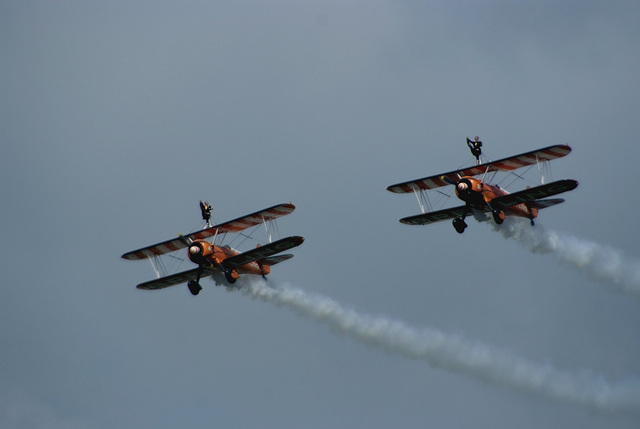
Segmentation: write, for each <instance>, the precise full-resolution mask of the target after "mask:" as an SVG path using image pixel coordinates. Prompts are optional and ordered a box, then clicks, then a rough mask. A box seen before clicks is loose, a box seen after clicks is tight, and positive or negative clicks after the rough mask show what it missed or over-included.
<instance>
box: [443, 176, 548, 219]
mask: <svg viewBox="0 0 640 429" xmlns="http://www.w3.org/2000/svg"><path fill="white" fill-rule="evenodd" d="M455 189H456V195H457V196H458V198H460V199H461V200H462V201H464V202H465V203H467V205H468V206H470V207H473V208H477V209H485V208H486V207H489V208H491V201H492V200H493V199H495V198H498V197H502V196H504V195H508V194H509V192H507V191H505V190H504V189H502V188H500V187H499V186H496V185H490V184H488V183H486V182H484V181H483V180H480V179H476V178H475V177H473V176H464V177H462V178H461V179H460V180H459V181H458V183H457V184H456V186H455ZM492 211H493V210H492ZM506 214H508V215H512V216H520V217H526V218H528V219H534V218H536V217H537V216H538V209H536V208H534V207H528V206H527V205H526V204H524V203H520V204H516V205H514V206H511V207H508V208H506V209H504V210H499V211H498V215H499V216H500V217H501V218H502V219H504V216H505V215H506Z"/></svg>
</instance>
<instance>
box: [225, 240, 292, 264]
mask: <svg viewBox="0 0 640 429" xmlns="http://www.w3.org/2000/svg"><path fill="white" fill-rule="evenodd" d="M303 241H304V238H302V237H300V236H296V235H294V236H291V237H286V238H283V239H280V240H278V241H274V242H273V243H269V244H265V245H264V246H260V247H256V248H255V249H251V250H248V251H246V252H244V253H240V254H239V255H236V256H232V257H230V258H227V259H225V260H224V261H223V262H222V265H224V267H225V268H226V269H229V270H233V269H234V268H236V267H239V266H241V265H246V264H248V263H251V262H255V261H259V260H261V259H266V258H268V257H269V256H272V255H275V254H276V253H280V252H284V251H285V250H289V249H291V248H292V247H296V246H299V245H301V244H302V242H303ZM278 262H281V261H278ZM270 265H273V263H272V264H270Z"/></svg>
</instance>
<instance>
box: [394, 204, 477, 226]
mask: <svg viewBox="0 0 640 429" xmlns="http://www.w3.org/2000/svg"><path fill="white" fill-rule="evenodd" d="M464 210H465V206H459V207H451V208H449V209H444V210H438V211H436V212H429V213H423V214H419V215H415V216H409V217H405V218H402V219H400V222H401V223H404V224H405V225H427V224H430V223H434V222H440V221H442V220H447V219H455V218H457V217H462V215H463V214H464Z"/></svg>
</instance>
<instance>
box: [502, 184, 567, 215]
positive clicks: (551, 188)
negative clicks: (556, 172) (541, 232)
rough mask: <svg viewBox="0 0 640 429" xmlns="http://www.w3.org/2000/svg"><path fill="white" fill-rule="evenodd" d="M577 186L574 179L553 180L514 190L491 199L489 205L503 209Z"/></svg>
mask: <svg viewBox="0 0 640 429" xmlns="http://www.w3.org/2000/svg"><path fill="white" fill-rule="evenodd" d="M577 187H578V182H577V181H576V180H572V179H564V180H557V181H555V182H551V183H547V184H546V185H540V186H536V187H535V188H529V189H524V190H522V191H518V192H514V193H513V194H508V195H504V196H502V197H498V198H494V199H493V200H491V205H492V206H493V208H495V209H504V208H507V207H511V206H515V205H516V204H520V203H529V202H531V201H535V200H539V199H541V198H546V197H550V196H552V195H557V194H561V193H563V192H567V191H571V190H573V189H575V188H577ZM551 201H553V200H551ZM545 207H546V206H545Z"/></svg>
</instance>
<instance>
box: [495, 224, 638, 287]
mask: <svg viewBox="0 0 640 429" xmlns="http://www.w3.org/2000/svg"><path fill="white" fill-rule="evenodd" d="M491 224H492V225H493V228H494V229H495V230H497V231H499V232H500V233H501V234H502V235H503V236H504V237H505V238H512V239H514V240H516V241H517V242H518V243H520V244H522V245H523V246H525V247H527V248H528V249H529V250H531V251H532V252H534V253H553V254H555V255H556V256H557V257H558V258H559V260H560V261H562V262H565V263H567V264H570V265H573V266H575V267H578V268H580V269H581V270H583V271H584V272H586V273H587V274H589V275H590V276H591V277H592V278H594V279H596V280H598V281H600V282H603V283H604V284H606V285H608V286H609V287H610V288H611V289H612V290H615V291H618V292H624V293H629V294H632V295H635V296H636V297H637V298H640V261H638V260H633V259H631V258H629V257H627V256H625V255H624V253H623V252H622V251H620V250H618V249H614V248H612V247H609V246H603V245H600V244H597V243H593V242H590V241H585V240H581V239H579V238H576V237H572V236H570V235H565V234H561V233H558V232H554V231H548V230H546V229H545V228H544V227H543V226H542V225H538V224H537V225H536V226H535V227H531V225H529V222H528V221H525V220H522V219H516V218H513V217H511V218H507V219H506V220H505V221H504V223H503V224H502V225H496V224H495V223H493V222H491Z"/></svg>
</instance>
